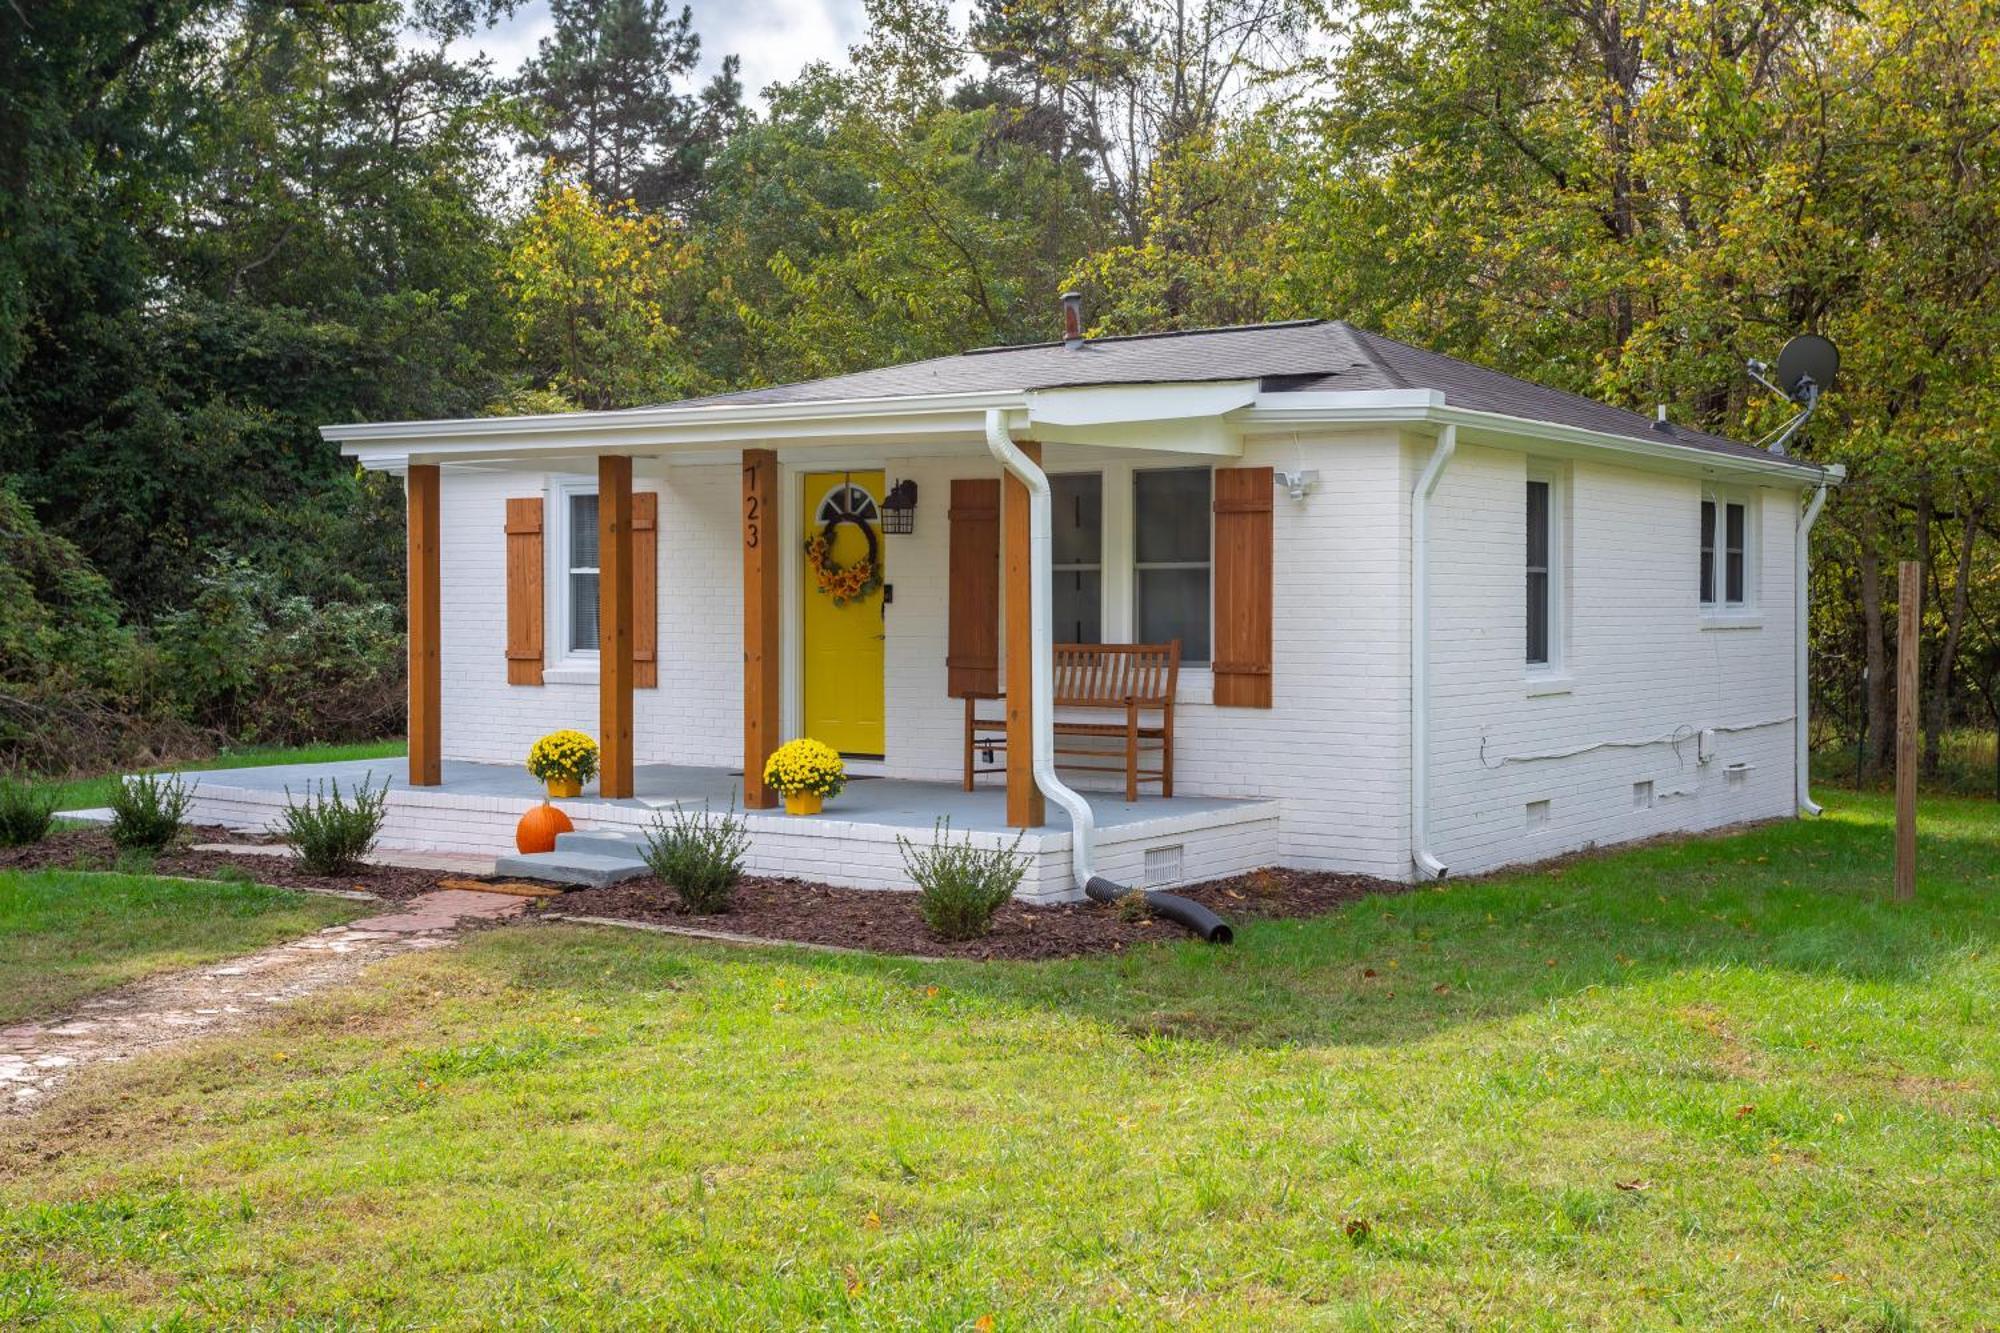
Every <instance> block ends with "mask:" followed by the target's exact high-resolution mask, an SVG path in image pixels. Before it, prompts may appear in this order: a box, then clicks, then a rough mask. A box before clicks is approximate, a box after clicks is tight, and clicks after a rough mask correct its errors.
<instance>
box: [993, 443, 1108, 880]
mask: <svg viewBox="0 0 2000 1333" xmlns="http://www.w3.org/2000/svg"><path fill="white" fill-rule="evenodd" d="M986 447H987V449H989V450H991V451H992V454H993V456H994V457H995V458H997V459H999V460H1000V465H1001V466H1002V467H1004V468H1006V469H1007V471H1008V472H1010V473H1011V474H1013V476H1014V479H1015V480H1016V481H1019V482H1020V483H1021V484H1022V485H1023V486H1025V487H1027V488H1028V580H1029V585H1030V586H1029V590H1028V607H1029V610H1028V640H1029V656H1030V658H1031V659H1032V660H1033V664H1034V665H1033V669H1032V670H1031V671H1030V673H1029V680H1030V684H1029V692H1030V695H1031V701H1030V708H1031V722H1032V728H1031V729H1032V733H1033V740H1032V743H1031V745H1030V746H1029V750H1030V752H1031V754H1032V755H1033V758H1034V769H1035V785H1036V786H1037V787H1039V788H1041V789H1042V795H1044V796H1046V797H1048V798H1049V799H1050V800H1051V801H1054V802H1055V803H1056V804H1057V805H1059V806H1061V807H1062V808H1063V809H1064V810H1065V811H1067V812H1068V813H1069V830H1070V873H1071V874H1072V875H1074V876H1075V877H1076V887H1077V888H1078V889H1084V888H1086V887H1088V885H1089V884H1090V880H1091V876H1092V874H1093V873H1095V872H1094V871H1093V869H1092V865H1093V862H1094V860H1095V855H1094V854H1095V852H1096V844H1097V820H1096V817H1095V816H1093V815H1092V814H1091V812H1090V802H1088V801H1086V800H1084V799H1083V797H1081V796H1079V795H1078V794H1077V793H1076V792H1074V791H1072V790H1070V788H1068V787H1066V786H1064V785H1063V783H1062V780H1061V779H1060V778H1058V777H1057V776H1056V707H1055V699H1054V695H1053V691H1054V689H1055V666H1054V663H1055V653H1054V649H1053V646H1052V645H1053V644H1054V641H1055V630H1054V627H1053V626H1054V608H1053V606H1052V601H1053V596H1054V593H1053V589H1052V588H1051V586H1050V585H1051V581H1052V574H1051V570H1050V565H1051V564H1052V563H1053V555H1052V553H1051V547H1050V537H1049V531H1050V517H1049V478H1048V474H1047V473H1045V472H1043V471H1042V469H1041V468H1040V467H1038V466H1037V465H1036V464H1035V461H1034V460H1033V459H1031V458H1029V457H1028V456H1027V455H1026V454H1024V453H1022V452H1021V450H1020V448H1019V446H1017V445H1016V444H1015V443H1014V439H1013V437H1012V436H1011V435H1009V434H1008V433H1007V418H1006V415H1005V414H1004V413H1003V412H1002V411H1001V410H1000V409H999V408H991V407H990V408H988V409H986Z"/></svg>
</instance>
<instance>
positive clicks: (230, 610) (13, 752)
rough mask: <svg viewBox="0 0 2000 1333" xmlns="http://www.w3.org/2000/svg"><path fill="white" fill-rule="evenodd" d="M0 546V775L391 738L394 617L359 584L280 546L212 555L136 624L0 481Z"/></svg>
mask: <svg viewBox="0 0 2000 1333" xmlns="http://www.w3.org/2000/svg"><path fill="white" fill-rule="evenodd" d="M357 503H359V502H357ZM315 513H316V511H312V510H310V507H308V512H306V513H305V514H304V515H303V518H302V519H301V520H300V521H306V522H311V521H314V514H315ZM293 522H294V517H293V516H292V515H290V514H289V513H288V515H287V518H286V524H287V527H288V528H289V527H290V526H292V525H293ZM323 525H324V524H323ZM339 530H340V529H339V528H338V525H335V532H337V531H339ZM395 531H396V532H397V534H398V535H400V532H401V526H400V520H398V521H397V522H396V526H395ZM308 535H309V536H310V534H308ZM337 542H338V538H337V537H336V536H335V535H334V532H329V533H327V534H326V544H336V543H337ZM303 547H304V548H306V549H312V543H311V541H310V540H306V541H304V542H303ZM0 551H5V552H6V556H5V558H4V559H0V769H6V770H14V771H19V772H27V773H43V774H50V775H62V774H69V773H101V772H106V771H117V770H119V769H136V768H151V767H157V766H160V765H164V764H171V763H174V762H177V761H180V760H184V759H189V758H194V757H197V756H202V755H207V754H210V753H213V752H214V751H215V750H217V749H219V748H222V747H225V746H228V745H251V744H259V745H304V744H313V743H317V742H334V741H364V740H376V739H379V738H380V737H383V736H394V735H397V734H399V733H400V731H401V729H402V726H403V639H402V621H401V613H400V612H399V610H398V609H397V607H396V606H395V605H394V604H392V603H391V602H390V601H388V600H386V599H384V598H383V597H381V596H380V595H378V590H377V589H376V588H375V587H374V586H373V584H372V583H370V582H366V581H362V580H356V579H352V578H342V577H338V576H337V575H336V574H333V573H328V572H326V571H318V572H315V571H313V570H303V571H302V570H300V569H299V568H298V566H299V564H300V563H301V562H300V561H299V560H297V559H295V558H291V557H292V556H293V555H295V554H296V552H294V551H293V550H292V549H291V548H287V550H286V551H284V552H278V551H260V552H257V553H255V555H254V556H249V555H239V554H232V553H230V552H228V551H220V550H218V551H215V552H213V553H211V554H209V555H208V556H206V557H205V565H204V572H203V573H202V574H200V575H199V576H198V577H195V578H193V579H192V580H191V583H190V586H189V587H187V588H186V589H185V590H184V592H183V594H182V596H181V597H179V598H177V604H176V605H174V606H173V607H171V608H170V609H164V610H160V611H158V612H157V613H155V614H152V615H150V616H149V617H148V618H147V619H146V620H145V621H144V622H143V623H142V622H139V621H137V620H136V619H135V618H132V617H130V616H129V615H128V613H127V611H126V610H125V608H123V607H122V606H121V604H120V602H119V600H118V598H117V597H116V596H115V595H114V593H113V591H112V588H111V586H110V584H109V583H108V582H107V581H106V580H105V578H104V577H103V576H102V575H101V574H100V573H99V572H98V571H97V570H96V569H95V568H93V567H92V565H91V563H90V561H89V560H88V559H87V558H86V557H85V556H84V554H83V553H82V552H81V551H80V550H79V549H78V548H77V547H76V546H75V545H74V544H73V543H71V542H69V541H67V540H65V539H64V538H62V537H61V536H59V535H57V534H55V533H53V532H50V531H47V530H45V529H43V528H42V526H41V525H40V523H39V522H38V521H37V519H36V517H35V514H34V511H33V509H32V508H31V507H30V506H29V505H28V503H27V502H26V501H25V500H24V499H22V498H21V496H20V494H19V493H18V492H17V491H16V490H15V489H14V488H13V487H12V486H11V485H10V484H9V483H8V482H7V480H6V479H5V478H0ZM355 558H357V559H358V558H360V557H355ZM391 563H393V562H391Z"/></svg>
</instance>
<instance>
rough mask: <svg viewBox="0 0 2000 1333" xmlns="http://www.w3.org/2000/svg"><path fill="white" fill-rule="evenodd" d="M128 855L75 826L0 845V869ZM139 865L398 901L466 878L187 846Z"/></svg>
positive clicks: (94, 863)
mask: <svg viewBox="0 0 2000 1333" xmlns="http://www.w3.org/2000/svg"><path fill="white" fill-rule="evenodd" d="M189 834H190V836H189V841H190V842H238V843H264V842H268V841H269V839H267V838H259V837H254V836H246V835H244V834H241V833H238V832H235V831H234V830H231V829H226V828H221V827H198V828H194V829H191V830H189ZM123 855H124V854H123V853H122V852H120V851H119V848H118V845H117V844H116V843H114V842H112V841H111V835H110V834H109V833H106V832H105V831H104V830H102V829H74V830H68V831H65V832H61V833H51V834H50V835H49V836H48V837H46V838H44V839H43V840H42V841H40V842H38V843H34V844H31V845H29V846H27V847H0V870H117V869H120V868H121V867H120V860H121V858H122V857H123ZM225 867H226V868H227V870H226V871H225ZM135 868H139V869H141V870H142V872H143V873H149V874H155V875H185V876H188V877H189V878H192V879H216V878H219V877H221V875H222V874H224V873H226V874H228V875H230V876H235V875H249V876H250V877H251V878H252V879H254V880H256V881H257V882H258V883H259V884H271V885H276V886H277V887H279V888H287V889H347V890H350V891H355V890H358V891H360V892H362V893H372V894H375V895H377V896H378V897H382V898H387V899H389V900H391V901H393V902H403V901H405V900H407V899H410V898H414V897H416V896H417V895H419V894H423V893H429V892H431V891H432V890H434V889H436V888H437V887H438V881H439V880H441V879H459V878H463V876H459V875H454V874H452V873H450V872H448V871H439V870H408V869H405V868H403V867H401V866H364V867H363V868H362V869H360V870H357V871H355V872H354V873H353V874H351V875H332V876H328V875H309V874H307V873H306V872H305V871H303V870H301V869H300V868H299V865H298V862H296V861H294V860H293V859H292V858H291V857H289V856H258V855H249V856H244V855H238V854H236V853H234V852H195V851H189V850H188V849H187V848H186V847H179V848H176V849H175V850H173V851H168V852H162V853H160V854H159V855H158V856H156V857H154V858H153V860H152V864H151V866H150V867H135Z"/></svg>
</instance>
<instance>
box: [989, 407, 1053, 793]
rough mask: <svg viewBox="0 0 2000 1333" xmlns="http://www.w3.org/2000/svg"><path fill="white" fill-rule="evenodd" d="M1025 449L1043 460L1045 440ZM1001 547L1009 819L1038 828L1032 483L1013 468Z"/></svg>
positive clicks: (1006, 486)
mask: <svg viewBox="0 0 2000 1333" xmlns="http://www.w3.org/2000/svg"><path fill="white" fill-rule="evenodd" d="M1020 447H1021V452H1022V453H1024V454H1026V455H1027V456H1028V458H1029V459H1030V461H1032V462H1034V463H1035V464H1036V465H1037V466H1040V464H1041V461H1042V446H1041V445H1039V444H1037V443H1035V442H1034V441H1032V440H1022V441H1020ZM1000 552H1001V564H1002V566H1003V567H1004V568H1005V569H1006V571H1007V572H1006V580H1007V615H1006V621H1007V823H1008V826H1009V827H1011V828H1034V827H1036V826H1038V825H1039V824H1041V823H1042V820H1043V817H1044V815H1045V813H1046V812H1045V811H1044V809H1043V806H1042V790H1041V788H1039V787H1037V786H1036V785H1035V755H1034V712H1033V704H1034V693H1033V688H1034V671H1035V657H1034V635H1033V632H1032V630H1031V628H1030V624H1029V621H1030V619H1031V613H1032V610H1033V606H1034V603H1033V602H1032V601H1031V600H1030V594H1031V592H1032V590H1033V577H1032V569H1031V563H1032V562H1031V559H1030V555H1029V543H1028V488H1027V487H1026V486H1023V485H1022V484H1021V483H1020V482H1018V481H1016V480H1015V479H1014V475H1013V474H1012V473H1011V472H1010V473H1008V474H1007V475H1006V478H1005V480H1003V481H1002V482H1001V483H1000Z"/></svg>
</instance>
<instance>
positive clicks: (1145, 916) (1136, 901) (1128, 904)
mask: <svg viewBox="0 0 2000 1333" xmlns="http://www.w3.org/2000/svg"><path fill="white" fill-rule="evenodd" d="M1117 912H1118V919H1119V920H1120V921H1123V922H1126V923H1127V924H1129V925H1134V926H1136V925H1138V924H1139V923H1140V922H1141V921H1151V920H1152V919H1153V905H1152V904H1151V903H1149V902H1147V901H1146V895H1145V894H1143V893H1137V892H1134V893H1128V894H1125V895H1124V896H1122V897H1121V898H1119V899H1118V906H1117Z"/></svg>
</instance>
